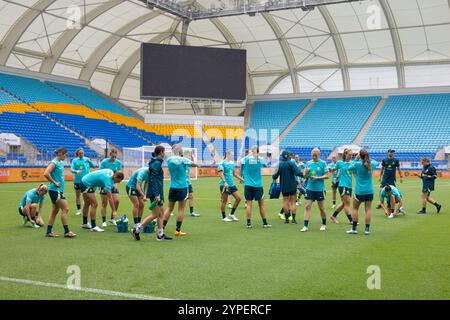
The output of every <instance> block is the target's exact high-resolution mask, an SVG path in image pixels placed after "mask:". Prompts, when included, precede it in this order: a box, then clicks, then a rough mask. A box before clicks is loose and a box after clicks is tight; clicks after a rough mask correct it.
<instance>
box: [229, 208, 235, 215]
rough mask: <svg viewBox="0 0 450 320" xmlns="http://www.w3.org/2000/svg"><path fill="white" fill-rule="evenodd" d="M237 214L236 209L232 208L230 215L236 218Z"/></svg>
mask: <svg viewBox="0 0 450 320" xmlns="http://www.w3.org/2000/svg"><path fill="white" fill-rule="evenodd" d="M235 212H236V208H231V211H230V215H232V216H234V213H235Z"/></svg>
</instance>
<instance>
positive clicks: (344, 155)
mask: <svg viewBox="0 0 450 320" xmlns="http://www.w3.org/2000/svg"><path fill="white" fill-rule="evenodd" d="M349 152H352V149H350V148H345V149H344V153H343V154H342V158H343V160H344V161H347V153H349ZM350 159H351V157H350Z"/></svg>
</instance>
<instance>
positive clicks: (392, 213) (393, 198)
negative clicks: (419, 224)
mask: <svg viewBox="0 0 450 320" xmlns="http://www.w3.org/2000/svg"><path fill="white" fill-rule="evenodd" d="M384 200H386V205H385V204H384ZM380 204H381V207H382V208H383V210H384V214H385V215H386V217H388V218H389V219H392V218H394V217H396V216H397V215H398V214H399V213H403V214H404V213H405V210H404V209H403V199H402V193H401V192H400V190H398V189H397V188H396V187H394V186H390V185H387V186H385V187H384V188H383V189H381V193H380ZM395 205H397V208H396V207H395Z"/></svg>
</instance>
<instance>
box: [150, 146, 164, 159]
mask: <svg viewBox="0 0 450 320" xmlns="http://www.w3.org/2000/svg"><path fill="white" fill-rule="evenodd" d="M164 150H165V148H164V147H163V146H161V145H158V146H156V147H155V150H153V152H152V157H157V156H159V155H160V154H162V153H163V152H164Z"/></svg>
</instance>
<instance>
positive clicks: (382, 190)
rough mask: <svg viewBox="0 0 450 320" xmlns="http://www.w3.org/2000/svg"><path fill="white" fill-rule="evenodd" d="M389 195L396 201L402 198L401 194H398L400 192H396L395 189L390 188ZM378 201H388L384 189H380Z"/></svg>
mask: <svg viewBox="0 0 450 320" xmlns="http://www.w3.org/2000/svg"><path fill="white" fill-rule="evenodd" d="M391 189H392V190H391V193H392V194H393V195H394V196H395V198H396V199H397V200H400V199H401V198H402V193H401V192H400V190H398V189H397V188H396V187H394V186H391ZM380 200H381V201H383V200H389V196H388V195H387V193H386V187H384V188H383V189H381V193H380Z"/></svg>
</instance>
